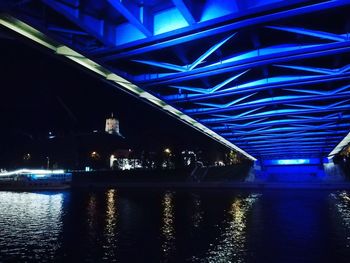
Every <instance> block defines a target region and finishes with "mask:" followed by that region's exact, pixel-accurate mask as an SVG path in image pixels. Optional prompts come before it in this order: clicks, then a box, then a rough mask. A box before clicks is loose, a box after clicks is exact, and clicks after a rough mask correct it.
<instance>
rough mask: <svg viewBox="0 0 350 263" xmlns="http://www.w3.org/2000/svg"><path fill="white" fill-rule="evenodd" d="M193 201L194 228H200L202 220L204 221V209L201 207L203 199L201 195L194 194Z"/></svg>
mask: <svg viewBox="0 0 350 263" xmlns="http://www.w3.org/2000/svg"><path fill="white" fill-rule="evenodd" d="M192 203H193V213H192V216H191V219H192V220H191V222H192V224H193V227H194V228H199V227H200V224H201V222H202V221H203V210H202V207H201V204H202V201H201V199H200V196H199V195H197V194H193V195H192Z"/></svg>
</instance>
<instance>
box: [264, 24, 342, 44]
mask: <svg viewBox="0 0 350 263" xmlns="http://www.w3.org/2000/svg"><path fill="white" fill-rule="evenodd" d="M266 27H267V28H272V29H276V30H280V31H285V32H291V33H296V34H300V35H306V36H310V37H316V38H322V39H327V40H331V41H337V42H342V41H346V40H348V38H347V35H338V34H332V33H328V32H324V31H318V30H311V29H307V28H300V27H286V26H266Z"/></svg>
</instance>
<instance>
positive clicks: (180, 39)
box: [92, 0, 349, 62]
mask: <svg viewBox="0 0 350 263" xmlns="http://www.w3.org/2000/svg"><path fill="white" fill-rule="evenodd" d="M284 2H285V3H286V4H287V2H288V1H284ZM217 3H220V1H217ZM348 4H349V3H348V1H347V0H337V1H333V0H329V1H324V2H321V3H308V2H307V1H305V4H304V5H303V6H299V7H292V8H287V9H285V10H278V11H276V12H273V13H268V14H263V15H260V16H257V17H248V18H245V19H240V20H237V21H236V22H234V23H227V24H224V25H218V24H216V21H215V20H213V21H208V22H206V23H203V24H202V25H201V24H199V26H198V27H197V29H198V30H196V32H195V33H193V32H191V30H193V28H191V27H189V28H188V29H187V30H188V34H186V35H185V36H183V35H182V34H183V32H177V34H174V35H173V36H172V38H170V39H169V36H167V35H164V36H158V37H157V38H155V37H152V38H147V39H144V40H142V41H139V42H135V43H131V44H130V45H129V46H128V48H126V47H120V48H116V49H115V50H112V51H114V52H113V54H111V50H110V49H105V50H101V51H96V52H94V53H92V55H97V56H99V57H100V59H101V61H103V62H107V61H113V60H117V59H120V58H126V57H132V56H137V55H142V54H145V53H149V52H152V51H156V50H160V49H164V48H167V47H172V46H175V45H178V44H184V43H187V42H190V41H194V40H200V39H202V38H206V37H208V36H213V35H218V34H222V33H227V32H232V31H236V30H238V29H241V28H244V27H247V26H253V25H258V24H264V23H268V22H272V21H275V20H278V19H281V18H284V19H286V18H288V17H293V16H299V15H303V14H308V13H312V12H317V11H321V10H327V9H330V8H336V7H341V6H344V5H348ZM287 5H288V4H287ZM238 14H239V13H238ZM233 17H235V18H237V13H235V14H233ZM226 19H227V20H229V17H228V16H226ZM208 23H209V26H210V28H209V29H207V28H205V27H208ZM155 40H156V41H155ZM141 44H142V45H141ZM130 47H133V48H132V49H131V48H130ZM104 54H106V56H104V57H101V56H103V55H104Z"/></svg>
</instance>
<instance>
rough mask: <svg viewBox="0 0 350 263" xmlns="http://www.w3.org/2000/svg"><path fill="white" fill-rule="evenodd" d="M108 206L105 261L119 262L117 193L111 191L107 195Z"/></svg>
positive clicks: (113, 190)
mask: <svg viewBox="0 0 350 263" xmlns="http://www.w3.org/2000/svg"><path fill="white" fill-rule="evenodd" d="M106 198H107V206H106V225H105V231H104V236H105V239H106V241H105V245H104V247H103V248H104V257H103V259H104V260H108V261H109V262H117V259H118V257H117V253H116V247H117V244H118V232H117V223H118V222H117V216H118V214H117V207H116V202H117V200H116V199H117V191H116V190H115V189H110V190H108V191H107V193H106Z"/></svg>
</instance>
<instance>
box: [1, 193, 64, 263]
mask: <svg viewBox="0 0 350 263" xmlns="http://www.w3.org/2000/svg"><path fill="white" fill-rule="evenodd" d="M62 206H63V194H62V193H60V194H40V193H13V192H0V215H1V217H0V262H4V261H36V260H39V259H40V260H41V261H51V260H53V259H54V257H55V254H56V252H57V250H58V249H59V247H60V242H59V239H60V235H61V233H62V228H63V223H62V214H63V210H62Z"/></svg>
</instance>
